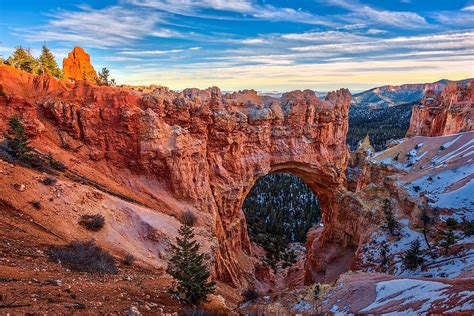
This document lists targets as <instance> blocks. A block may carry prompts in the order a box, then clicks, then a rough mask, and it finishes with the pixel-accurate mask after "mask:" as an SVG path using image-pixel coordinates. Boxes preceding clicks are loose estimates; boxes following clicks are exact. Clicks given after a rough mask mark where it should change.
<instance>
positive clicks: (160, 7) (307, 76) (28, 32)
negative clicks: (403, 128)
mask: <svg viewBox="0 0 474 316" xmlns="http://www.w3.org/2000/svg"><path fill="white" fill-rule="evenodd" d="M45 43H46V45H47V46H48V47H50V48H51V49H52V51H53V53H54V54H55V55H56V57H57V59H58V62H59V63H60V64H61V63H62V59H63V58H64V57H65V56H66V55H67V53H68V52H69V51H70V50H71V49H72V47H74V46H76V45H79V46H81V47H83V48H84V49H86V51H87V52H88V53H90V55H91V61H92V63H93V65H94V66H95V68H96V69H101V68H102V67H107V68H109V70H110V72H111V74H112V77H114V78H115V79H116V80H117V82H118V83H119V84H133V85H141V84H159V85H164V86H168V87H170V88H172V89H176V90H179V89H184V88H187V87H197V88H207V87H209V86H219V87H220V88H221V89H222V90H225V91H227V90H240V89H255V90H258V91H289V90H295V89H313V90H317V91H328V90H334V89H338V88H342V87H346V88H349V89H351V90H352V91H360V90H364V89H368V88H372V87H375V86H380V85H385V84H402V83H417V82H433V81H437V80H440V79H444V78H446V79H451V80H459V79H465V78H470V77H474V0H463V1H460V0H353V1H350V0H326V1H323V0H291V1H285V0H115V1H114V0H105V1H91V0H84V1H64V0H42V1H38V0H22V1H10V0H0V54H1V55H2V56H3V57H4V58H6V57H8V56H9V54H11V52H12V51H13V49H14V47H16V46H18V45H22V46H24V47H30V48H31V49H32V51H33V53H34V54H38V52H39V51H40V49H41V46H42V45H43V44H45Z"/></svg>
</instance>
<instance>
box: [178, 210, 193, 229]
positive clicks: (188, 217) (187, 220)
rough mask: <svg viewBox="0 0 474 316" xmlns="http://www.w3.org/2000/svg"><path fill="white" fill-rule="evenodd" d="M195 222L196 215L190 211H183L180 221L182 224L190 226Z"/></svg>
mask: <svg viewBox="0 0 474 316" xmlns="http://www.w3.org/2000/svg"><path fill="white" fill-rule="evenodd" d="M196 222H197V217H196V215H194V213H193V212H191V211H185V212H184V213H183V214H182V215H181V223H182V224H185V225H188V226H191V227H192V226H194V225H195V224H196Z"/></svg>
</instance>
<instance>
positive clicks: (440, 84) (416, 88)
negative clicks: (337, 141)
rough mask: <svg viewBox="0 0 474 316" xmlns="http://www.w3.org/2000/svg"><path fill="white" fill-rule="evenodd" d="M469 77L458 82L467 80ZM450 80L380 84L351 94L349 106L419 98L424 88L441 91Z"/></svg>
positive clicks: (374, 106)
mask: <svg viewBox="0 0 474 316" xmlns="http://www.w3.org/2000/svg"><path fill="white" fill-rule="evenodd" d="M468 80H470V79H464V80H460V81H458V82H463V83H465V82H467V81H468ZM449 82H451V80H447V79H442V80H439V81H436V82H433V83H415V84H403V85H400V86H382V87H377V88H373V89H370V90H367V91H364V92H360V93H356V94H354V95H353V96H352V101H351V106H353V107H362V108H370V109H380V108H386V107H392V106H396V105H400V104H405V103H411V102H415V101H418V100H420V99H421V98H422V97H423V94H424V92H425V91H426V90H434V91H436V92H441V91H442V90H443V89H444V87H446V85H447V84H448V83H449Z"/></svg>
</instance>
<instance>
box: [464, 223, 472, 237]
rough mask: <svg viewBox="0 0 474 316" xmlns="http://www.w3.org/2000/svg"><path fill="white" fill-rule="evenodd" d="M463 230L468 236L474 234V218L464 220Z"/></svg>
mask: <svg viewBox="0 0 474 316" xmlns="http://www.w3.org/2000/svg"><path fill="white" fill-rule="evenodd" d="M463 232H464V235H466V236H468V237H469V236H472V235H474V220H472V221H465V222H464V226H463Z"/></svg>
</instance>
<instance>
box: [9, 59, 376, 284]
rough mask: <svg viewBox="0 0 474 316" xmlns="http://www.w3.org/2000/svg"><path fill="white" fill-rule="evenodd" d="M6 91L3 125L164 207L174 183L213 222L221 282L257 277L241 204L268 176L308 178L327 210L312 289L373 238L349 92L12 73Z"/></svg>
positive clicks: (314, 247) (310, 266) (312, 258)
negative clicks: (29, 133)
mask: <svg viewBox="0 0 474 316" xmlns="http://www.w3.org/2000/svg"><path fill="white" fill-rule="evenodd" d="M0 87H1V91H2V94H1V95H2V96H0V109H1V111H0V128H2V129H3V128H5V126H6V122H7V119H8V117H10V116H11V115H12V114H19V115H21V116H22V117H23V119H24V121H25V122H26V124H28V125H31V126H43V128H42V129H38V130H34V132H33V134H34V135H35V144H36V146H41V144H43V143H45V142H44V141H43V140H45V139H48V140H50V141H53V142H55V143H56V146H58V148H59V146H60V145H61V141H62V142H63V144H62V145H64V142H66V143H68V144H73V145H74V147H75V148H77V150H76V151H75V152H74V153H73V154H74V155H75V157H76V158H77V159H78V160H80V161H82V162H83V163H87V164H88V165H90V166H94V168H96V170H103V171H104V174H107V176H108V177H110V179H113V180H114V181H117V182H118V183H120V184H121V185H124V186H128V187H129V189H130V190H132V191H134V192H136V194H137V195H138V196H139V195H140V194H141V199H142V200H146V201H149V200H150V199H155V200H157V201H158V200H159V201H161V202H162V201H166V196H163V195H162V194H161V195H158V194H157V193H155V192H163V187H165V188H166V190H167V191H166V192H168V193H167V195H168V196H169V197H172V198H173V199H178V200H180V201H182V204H183V205H188V206H189V208H190V209H193V210H195V212H196V213H197V214H206V215H205V218H212V220H203V221H202V223H201V225H203V226H204V227H205V229H206V232H207V236H208V238H209V239H210V240H214V241H217V244H218V247H217V248H215V249H213V251H214V253H213V255H214V256H213V258H214V261H213V262H214V268H215V269H214V272H215V275H216V276H217V277H218V278H219V279H220V280H223V281H226V282H229V283H231V284H240V285H242V286H245V285H246V284H248V283H253V282H254V280H255V267H254V264H253V261H252V258H251V256H250V254H251V249H250V242H249V239H248V236H247V227H246V222H245V217H244V215H243V213H242V211H241V206H242V203H243V201H244V199H245V197H246V195H247V193H248V192H249V190H250V189H251V187H252V185H253V184H254V183H255V181H256V180H257V179H258V178H259V177H261V176H264V175H265V174H268V173H270V172H278V171H281V172H289V173H292V174H295V175H297V176H300V177H301V178H302V179H303V180H304V181H305V182H306V183H307V184H308V185H309V186H310V187H311V188H312V189H313V190H314V192H316V194H317V195H318V198H319V201H320V203H321V207H322V210H323V213H324V214H323V221H324V229H322V230H321V231H319V232H318V234H317V235H315V236H313V237H312V238H311V243H308V250H309V253H308V262H307V265H306V271H307V275H306V280H307V282H311V281H312V280H314V279H317V278H318V277H319V276H320V275H325V274H326V269H327V268H328V267H330V266H331V263H332V262H334V260H339V264H338V267H339V269H340V270H338V271H336V272H335V273H334V274H330V276H327V278H326V280H328V279H330V278H332V279H334V278H335V277H337V275H338V273H341V272H343V271H344V270H347V269H349V266H350V261H351V256H352V254H353V253H354V251H355V249H356V248H357V247H358V245H359V243H360V241H361V236H363V235H365V234H367V233H368V229H367V228H368V227H369V225H370V221H371V220H372V218H371V217H370V216H366V212H365V211H364V210H363V209H364V207H363V205H362V204H361V202H360V201H358V199H357V198H356V197H355V196H354V194H353V193H350V192H348V191H347V190H346V187H345V182H346V180H345V170H346V167H347V164H348V158H349V155H348V149H347V146H346V143H345V141H346V133H347V128H348V111H349V103H350V99H351V94H350V92H349V91H348V90H347V89H341V90H338V91H334V92H330V93H328V95H327V96H326V98H325V99H324V100H321V99H319V98H317V97H316V95H315V94H314V92H313V91H310V90H305V91H293V92H289V93H286V94H284V95H283V96H282V97H281V98H280V99H276V98H269V97H262V98H261V97H259V96H257V95H256V93H255V92H254V91H243V92H237V93H232V94H222V93H221V91H220V90H219V89H218V88H216V87H212V88H208V89H206V90H199V89H185V90H183V91H182V92H174V91H170V90H169V89H166V88H162V87H160V88H156V89H153V90H152V92H149V93H148V92H147V93H145V92H141V91H134V90H133V89H129V88H126V89H121V88H113V87H105V86H96V85H91V84H90V83H88V82H87V81H78V82H76V84H70V83H69V82H68V81H67V80H62V81H60V80H56V79H54V78H49V77H45V76H35V75H31V74H26V73H23V72H19V71H16V70H13V69H12V68H10V67H5V66H0ZM148 91H149V90H148ZM44 126H46V128H45V127H44ZM58 135H59V137H58ZM68 154H69V155H70V154H71V153H70V152H68ZM58 158H59V159H60V157H58ZM158 188H159V190H158ZM162 204H163V203H162ZM159 211H163V212H164V211H166V212H168V213H171V214H172V215H173V214H174V215H175V216H178V215H179V214H180V213H181V212H182V211H183V210H182V209H178V208H176V206H173V205H168V206H167V207H166V208H165V207H163V208H160V209H159ZM203 216H204V215H203ZM203 218H204V217H203ZM325 249H327V250H330V251H325ZM341 260H342V261H341Z"/></svg>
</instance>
